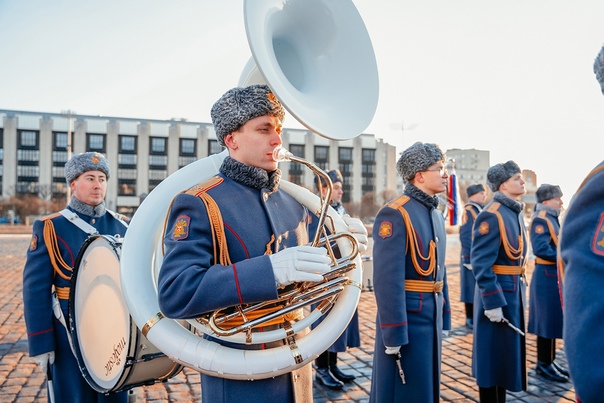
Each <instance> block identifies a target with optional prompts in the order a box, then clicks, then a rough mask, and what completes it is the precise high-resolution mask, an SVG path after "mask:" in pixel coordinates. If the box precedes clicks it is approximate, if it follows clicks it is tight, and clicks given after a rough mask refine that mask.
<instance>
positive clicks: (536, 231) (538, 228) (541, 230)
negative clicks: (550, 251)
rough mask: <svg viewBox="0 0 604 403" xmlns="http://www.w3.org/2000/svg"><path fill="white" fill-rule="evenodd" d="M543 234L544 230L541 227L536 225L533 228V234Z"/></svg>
mask: <svg viewBox="0 0 604 403" xmlns="http://www.w3.org/2000/svg"><path fill="white" fill-rule="evenodd" d="M544 232H545V228H543V225H537V226H536V227H535V234H539V235H541V234H543V233H544Z"/></svg>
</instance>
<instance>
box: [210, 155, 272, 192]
mask: <svg viewBox="0 0 604 403" xmlns="http://www.w3.org/2000/svg"><path fill="white" fill-rule="evenodd" d="M220 173H222V174H223V175H224V176H226V177H227V178H229V179H232V180H234V181H235V182H237V183H241V184H242V185H245V186H248V187H251V188H254V189H258V190H261V189H268V190H269V191H271V192H274V191H276V190H277V188H278V187H279V181H280V180H281V171H280V170H279V169H276V170H274V171H272V172H267V171H265V170H264V169H262V168H256V167H253V166H250V165H246V164H243V163H241V162H239V161H237V160H234V159H233V158H231V157H229V156H227V157H226V158H225V159H224V161H223V162H222V165H221V166H220Z"/></svg>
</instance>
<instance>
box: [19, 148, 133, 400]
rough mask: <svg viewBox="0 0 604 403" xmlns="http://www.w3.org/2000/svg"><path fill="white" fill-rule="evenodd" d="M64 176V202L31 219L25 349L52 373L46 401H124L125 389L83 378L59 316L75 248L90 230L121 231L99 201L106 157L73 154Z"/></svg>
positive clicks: (123, 222) (64, 310)
mask: <svg viewBox="0 0 604 403" xmlns="http://www.w3.org/2000/svg"><path fill="white" fill-rule="evenodd" d="M65 178H66V180H67V183H68V185H69V186H70V188H71V192H72V197H71V200H70V201H69V205H68V206H67V208H66V209H64V210H62V211H61V212H58V213H55V214H52V215H50V216H48V217H45V218H43V219H41V220H36V221H35V222H34V225H33V233H32V239H31V243H30V245H29V249H28V251H27V260H26V262H25V267H24V269H23V305H24V314H25V325H26V327H27V337H28V343H29V354H30V355H31V356H32V357H34V359H35V361H36V362H37V363H38V364H39V365H40V366H41V368H42V372H43V373H44V374H45V375H47V376H48V379H49V381H50V380H51V379H52V383H51V382H49V388H48V397H49V401H51V402H52V401H54V402H126V401H128V393H127V392H120V393H110V394H103V393H99V392H97V391H96V390H94V389H93V388H92V387H91V386H90V385H89V384H88V382H87V381H86V380H85V379H84V377H83V376H82V373H81V372H80V367H79V365H78V362H77V360H76V357H75V356H74V354H73V352H72V349H71V346H70V340H69V331H68V329H66V328H65V325H66V322H65V319H66V318H67V317H68V300H69V295H70V284H71V281H70V280H71V276H72V273H73V270H74V267H75V264H76V257H77V256H78V251H79V250H80V249H81V248H82V246H83V245H84V243H85V242H86V240H87V239H88V237H89V236H91V235H98V234H101V235H102V234H106V235H112V236H116V237H120V236H122V237H123V236H124V234H125V233H126V228H127V221H128V219H127V218H126V217H123V216H121V215H119V214H116V213H114V212H112V211H110V210H108V209H107V208H106V207H105V201H104V199H105V192H106V191H107V180H108V179H109V163H108V161H107V159H106V158H105V157H104V156H103V155H102V154H99V153H96V152H86V153H83V154H76V155H74V156H73V157H72V158H71V159H70V160H69V161H67V163H66V164H65ZM53 288H54V289H55V290H56V293H55V294H53V293H52V289H53ZM53 305H54V306H53ZM53 311H54V313H53ZM50 385H52V387H51V386H50Z"/></svg>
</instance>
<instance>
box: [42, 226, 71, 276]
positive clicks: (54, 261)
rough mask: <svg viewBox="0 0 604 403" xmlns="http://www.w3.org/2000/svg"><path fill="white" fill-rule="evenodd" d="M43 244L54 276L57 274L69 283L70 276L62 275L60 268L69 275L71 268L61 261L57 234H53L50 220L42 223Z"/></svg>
mask: <svg viewBox="0 0 604 403" xmlns="http://www.w3.org/2000/svg"><path fill="white" fill-rule="evenodd" d="M43 234H44V243H45V244H46V248H47V249H48V256H49V257H50V264H51V265H52V267H53V269H54V271H55V274H58V275H59V276H61V277H62V278H63V279H65V280H67V281H69V280H71V274H69V276H68V275H66V274H64V273H63V271H62V270H61V268H60V267H59V266H61V267H62V268H64V269H65V270H67V271H68V272H69V273H72V272H73V268H72V267H71V266H69V265H68V264H67V263H65V261H64V260H63V256H61V251H60V249H59V241H58V240H57V233H56V232H55V226H54V224H53V223H52V220H45V221H44V232H43Z"/></svg>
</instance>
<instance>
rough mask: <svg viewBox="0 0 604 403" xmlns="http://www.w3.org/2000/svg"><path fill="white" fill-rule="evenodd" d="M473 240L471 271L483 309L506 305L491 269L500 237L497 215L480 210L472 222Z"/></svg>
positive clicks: (497, 252) (497, 251)
mask: <svg viewBox="0 0 604 403" xmlns="http://www.w3.org/2000/svg"><path fill="white" fill-rule="evenodd" d="M473 233H474V240H473V241H472V252H471V262H472V271H473V273H474V277H475V278H476V284H477V285H478V287H479V292H480V297H481V298H482V302H483V304H484V308H485V309H494V308H499V307H502V306H506V305H507V302H506V300H505V296H504V295H503V290H502V289H501V285H500V284H499V282H498V281H497V275H496V274H495V272H494V271H493V265H494V264H495V262H496V261H497V256H498V254H499V247H500V244H501V237H500V235H499V223H498V221H497V216H495V214H492V213H490V212H488V211H483V212H481V213H480V214H479V215H478V217H476V221H475V222H474V231H473Z"/></svg>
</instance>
